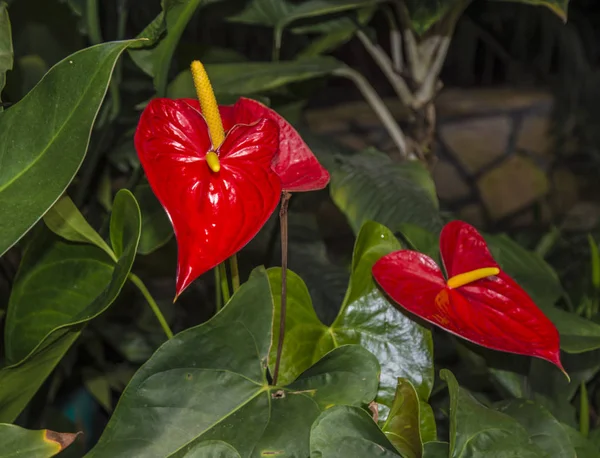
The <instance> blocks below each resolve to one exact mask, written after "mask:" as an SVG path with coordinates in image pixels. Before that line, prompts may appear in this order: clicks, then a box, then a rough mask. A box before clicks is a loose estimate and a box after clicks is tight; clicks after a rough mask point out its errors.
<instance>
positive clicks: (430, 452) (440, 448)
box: [423, 441, 450, 458]
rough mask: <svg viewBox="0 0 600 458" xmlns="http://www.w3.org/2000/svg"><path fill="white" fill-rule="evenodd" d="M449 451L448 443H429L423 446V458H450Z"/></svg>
mask: <svg viewBox="0 0 600 458" xmlns="http://www.w3.org/2000/svg"><path fill="white" fill-rule="evenodd" d="M449 450H450V444H449V443H448V442H437V441H432V442H427V443H426V444H425V445H424V446H423V458H448V456H449Z"/></svg>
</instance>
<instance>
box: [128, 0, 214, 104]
mask: <svg viewBox="0 0 600 458" xmlns="http://www.w3.org/2000/svg"><path fill="white" fill-rule="evenodd" d="M218 1H221V0H162V1H161V6H162V11H161V12H160V14H159V15H158V16H157V17H156V18H155V19H154V20H153V21H152V22H151V23H150V24H149V25H148V26H147V27H146V28H145V29H144V30H143V31H142V33H141V34H140V35H139V37H140V38H146V39H147V40H148V41H147V46H148V47H144V48H140V49H132V50H131V51H130V55H131V57H132V59H133V60H134V62H135V63H136V64H137V65H138V66H139V67H140V68H141V69H142V70H144V71H145V72H146V73H148V74H149V75H150V76H152V77H153V78H154V87H155V88H156V92H157V94H158V95H159V97H164V96H165V94H166V92H167V83H168V77H169V70H170V68H171V59H172V58H173V53H174V52H175V48H176V47H177V44H178V43H179V39H180V38H181V35H182V34H183V31H184V30H185V28H186V26H187V24H188V22H190V20H191V19H192V16H193V15H194V13H195V12H196V10H197V9H198V8H199V7H201V6H206V5H208V4H210V3H215V2H218ZM163 34H164V37H163V38H162V39H160V38H161V36H163Z"/></svg>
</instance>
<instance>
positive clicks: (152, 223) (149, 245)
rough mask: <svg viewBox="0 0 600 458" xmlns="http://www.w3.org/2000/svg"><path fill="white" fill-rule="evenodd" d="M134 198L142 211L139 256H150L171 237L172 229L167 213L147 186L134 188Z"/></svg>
mask: <svg viewBox="0 0 600 458" xmlns="http://www.w3.org/2000/svg"><path fill="white" fill-rule="evenodd" d="M134 194H135V197H136V199H137V201H138V203H139V204H140V210H141V211H142V237H141V238H140V245H139V246H138V253H139V254H150V253H152V252H153V251H155V250H158V249H159V248H160V247H162V246H163V245H165V244H166V243H167V242H168V241H169V240H171V237H173V227H172V226H171V221H170V220H169V217H168V216H167V213H166V212H165V210H164V209H163V207H162V205H161V204H160V202H159V201H158V199H157V198H156V197H155V196H154V193H153V192H152V189H151V188H150V186H148V185H140V186H138V187H137V188H135V191H134Z"/></svg>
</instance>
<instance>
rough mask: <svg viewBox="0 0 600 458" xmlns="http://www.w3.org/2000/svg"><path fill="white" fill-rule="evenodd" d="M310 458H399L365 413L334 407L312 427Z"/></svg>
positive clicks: (349, 408)
mask: <svg viewBox="0 0 600 458" xmlns="http://www.w3.org/2000/svg"><path fill="white" fill-rule="evenodd" d="M310 456H311V458H339V457H344V458H366V457H384V458H398V457H399V456H400V455H398V453H397V452H396V450H395V449H394V446H393V445H392V444H391V443H390V441H389V440H387V438H386V437H385V434H383V432H382V431H381V430H380V429H379V427H378V426H377V424H376V423H375V422H374V421H373V419H372V418H371V417H370V416H369V414H368V413H367V412H365V411H364V410H362V409H359V408H357V407H350V406H336V407H333V408H331V409H328V410H326V411H325V412H323V413H322V414H321V415H320V416H319V418H317V420H316V421H315V423H314V424H313V426H312V429H311V432H310ZM407 456H408V455H407Z"/></svg>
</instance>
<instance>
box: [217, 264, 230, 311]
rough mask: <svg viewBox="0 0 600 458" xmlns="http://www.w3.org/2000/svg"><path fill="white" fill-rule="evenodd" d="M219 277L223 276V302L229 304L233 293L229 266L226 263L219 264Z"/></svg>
mask: <svg viewBox="0 0 600 458" xmlns="http://www.w3.org/2000/svg"><path fill="white" fill-rule="evenodd" d="M218 269H219V277H220V278H221V294H223V303H225V304H227V302H229V298H230V297H231V295H230V294H229V282H228V281H227V268H226V266H225V263H224V262H222V263H221V264H219V267H218Z"/></svg>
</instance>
